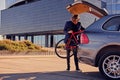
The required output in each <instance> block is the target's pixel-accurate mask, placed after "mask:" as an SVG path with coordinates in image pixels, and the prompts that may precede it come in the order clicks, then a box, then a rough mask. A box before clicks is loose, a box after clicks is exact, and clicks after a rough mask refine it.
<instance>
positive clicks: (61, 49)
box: [55, 39, 73, 59]
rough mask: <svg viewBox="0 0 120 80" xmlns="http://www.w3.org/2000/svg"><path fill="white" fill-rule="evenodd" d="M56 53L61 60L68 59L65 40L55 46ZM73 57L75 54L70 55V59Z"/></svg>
mask: <svg viewBox="0 0 120 80" xmlns="http://www.w3.org/2000/svg"><path fill="white" fill-rule="evenodd" d="M55 53H56V55H57V56H58V57H59V58H63V59H66V58H67V53H66V49H65V43H64V39H61V40H60V41H58V42H57V44H56V45H55ZM71 56H73V53H70V57H71Z"/></svg>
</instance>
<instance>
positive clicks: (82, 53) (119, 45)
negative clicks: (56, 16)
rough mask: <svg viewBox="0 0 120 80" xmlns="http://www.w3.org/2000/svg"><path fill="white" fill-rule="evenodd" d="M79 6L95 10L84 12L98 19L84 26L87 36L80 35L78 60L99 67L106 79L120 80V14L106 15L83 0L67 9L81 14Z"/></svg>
mask: <svg viewBox="0 0 120 80" xmlns="http://www.w3.org/2000/svg"><path fill="white" fill-rule="evenodd" d="M81 6H87V7H89V8H93V9H94V10H96V11H94V10H93V9H92V10H93V11H91V12H90V10H89V9H88V10H86V12H89V13H92V14H95V15H96V16H98V17H99V18H100V19H99V20H98V21H96V22H94V23H93V24H92V25H90V26H88V27H87V28H86V30H85V32H84V33H83V34H84V35H87V36H84V35H81V44H80V47H79V52H78V58H79V61H80V62H81V61H82V62H84V63H87V64H89V65H92V66H95V67H99V71H100V72H101V73H102V75H103V76H105V78H106V79H107V80H120V15H119V14H114V15H108V14H107V13H106V12H105V11H104V10H100V9H98V8H96V7H95V6H94V5H92V4H90V3H88V2H84V1H82V2H80V3H79V2H77V3H73V4H71V5H69V6H68V7H67V9H68V11H69V12H70V13H72V14H81V13H82V10H81V11H80V9H79V8H80V7H81ZM83 9H84V8H83ZM84 12H85V11H84Z"/></svg>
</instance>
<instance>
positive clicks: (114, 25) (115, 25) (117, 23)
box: [103, 17, 120, 31]
mask: <svg viewBox="0 0 120 80" xmlns="http://www.w3.org/2000/svg"><path fill="white" fill-rule="evenodd" d="M103 29H104V30H107V31H119V30H120V17H114V18H112V19H110V20H108V21H107V22H106V23H105V24H104V26H103Z"/></svg>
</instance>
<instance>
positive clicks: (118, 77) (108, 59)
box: [99, 51, 120, 80]
mask: <svg viewBox="0 0 120 80" xmlns="http://www.w3.org/2000/svg"><path fill="white" fill-rule="evenodd" d="M99 71H100V73H101V74H102V75H103V76H105V78H106V79H107V80H120V52H118V51H112V52H108V53H106V54H104V55H103V56H102V57H101V59H100V61H99Z"/></svg>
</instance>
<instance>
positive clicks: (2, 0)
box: [0, 0, 5, 10]
mask: <svg viewBox="0 0 120 80" xmlns="http://www.w3.org/2000/svg"><path fill="white" fill-rule="evenodd" d="M4 8H5V0H0V10H2V9H4Z"/></svg>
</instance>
